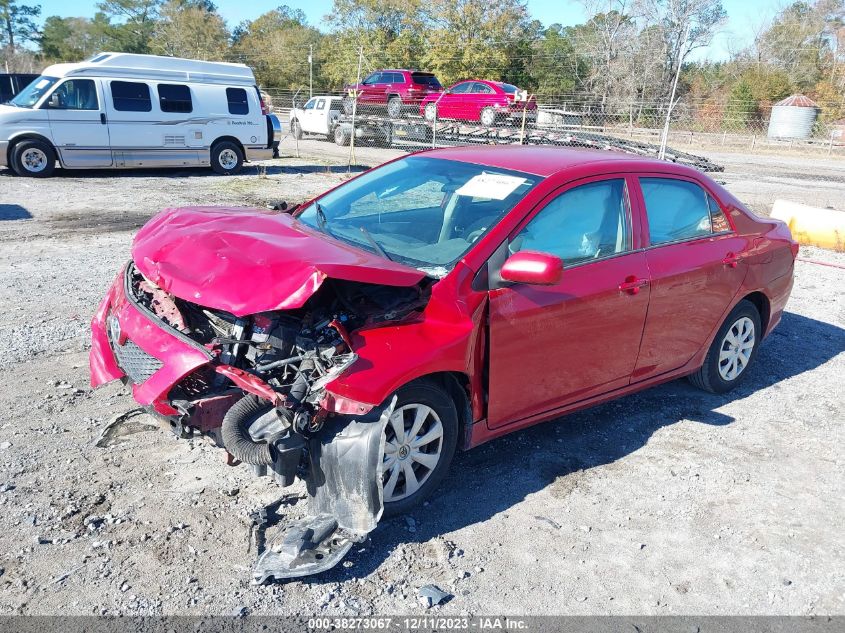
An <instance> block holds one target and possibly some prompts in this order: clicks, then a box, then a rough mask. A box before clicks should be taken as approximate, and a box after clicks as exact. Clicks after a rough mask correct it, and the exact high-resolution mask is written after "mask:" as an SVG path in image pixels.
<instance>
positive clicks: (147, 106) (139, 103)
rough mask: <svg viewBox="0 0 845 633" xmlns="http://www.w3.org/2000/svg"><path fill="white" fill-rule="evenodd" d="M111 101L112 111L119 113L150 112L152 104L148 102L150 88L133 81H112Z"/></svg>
mask: <svg viewBox="0 0 845 633" xmlns="http://www.w3.org/2000/svg"><path fill="white" fill-rule="evenodd" d="M109 85H110V86H111V100H112V104H113V105H114V109H115V110H118V111H119V112H150V111H151V110H152V109H153V103H152V101H151V100H150V87H149V86H148V85H147V84H142V83H137V82H134V81H112V82H111V83H110V84H109Z"/></svg>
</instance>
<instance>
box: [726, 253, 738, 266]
mask: <svg viewBox="0 0 845 633" xmlns="http://www.w3.org/2000/svg"><path fill="white" fill-rule="evenodd" d="M740 261H742V257H741V256H740V255H737V254H736V253H728V254H727V255H725V258H724V259H723V260H722V263H723V264H724V265H725V266H730V267H731V268H736V267H737V265H738V264H739V262H740Z"/></svg>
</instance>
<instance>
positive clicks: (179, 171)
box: [0, 156, 371, 180]
mask: <svg viewBox="0 0 845 633" xmlns="http://www.w3.org/2000/svg"><path fill="white" fill-rule="evenodd" d="M284 158H287V159H293V158H294V157H293V156H285V157H284ZM370 167H371V166H370V165H264V164H258V163H250V164H248V165H244V166H243V169H242V170H241V172H240V173H239V174H238V175H239V176H260V175H262V176H263V175H267V176H277V175H286V174H287V175H289V174H360V173H361V172H363V171H366V170H368V169H370ZM0 175H5V176H9V177H12V178H19V176H17V175H15V174H14V172H12V171H10V170H5V171H0ZM52 178H53V179H56V178H79V179H83V180H84V179H88V178H115V179H119V178H231V176H225V175H222V174H218V173H216V172H214V171H212V169H211V168H210V167H173V168H168V169H162V168H156V169H72V170H71V169H57V170H56V171H55V173H54V175H53V176H52Z"/></svg>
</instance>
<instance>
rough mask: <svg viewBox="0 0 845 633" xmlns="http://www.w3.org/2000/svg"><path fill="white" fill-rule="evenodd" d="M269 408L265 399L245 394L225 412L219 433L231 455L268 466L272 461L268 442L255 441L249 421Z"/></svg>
mask: <svg viewBox="0 0 845 633" xmlns="http://www.w3.org/2000/svg"><path fill="white" fill-rule="evenodd" d="M270 409H272V405H270V404H268V403H267V401H266V400H262V399H261V398H259V397H258V396H253V395H247V396H244V397H243V398H241V399H240V400H238V401H237V402H236V403H235V405H234V406H233V407H232V408H231V409H229V410H228V411H227V412H226V416H225V417H224V418H223V426H222V428H221V433H222V435H223V446H225V447H226V450H227V451H229V453H231V454H232V457H234V458H235V459H237V460H240V461H242V462H244V463H246V464H253V465H256V466H269V465H271V464H272V463H273V454H272V452H271V449H270V444H268V443H267V442H264V441H260V442H256V441H255V440H254V439H252V437H251V436H250V434H249V425H250V423H251V422H253V421H254V420H255V419H256V418H258V417H260V416H262V415H264V414H265V413H267V411H268V410H270Z"/></svg>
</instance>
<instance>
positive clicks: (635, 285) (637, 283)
mask: <svg viewBox="0 0 845 633" xmlns="http://www.w3.org/2000/svg"><path fill="white" fill-rule="evenodd" d="M647 285H648V279H639V278H638V277H637V276H636V275H628V276H627V277H625V281H623V282H622V283H621V284H619V290H621V291H622V292H627V293H628V294H629V295H635V294H637V293H639V291H640V288H643V287H644V286H647Z"/></svg>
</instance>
